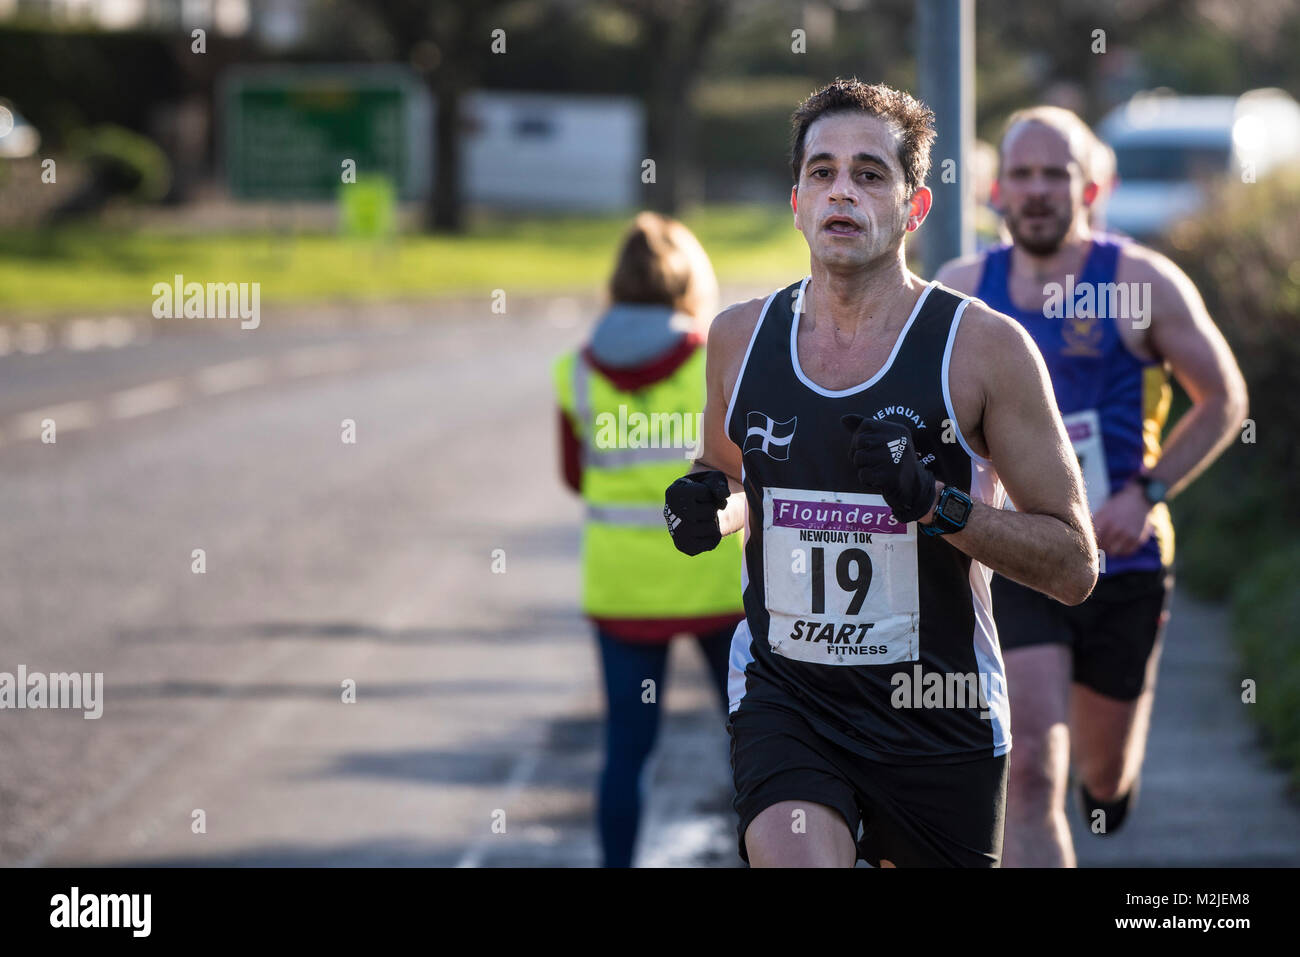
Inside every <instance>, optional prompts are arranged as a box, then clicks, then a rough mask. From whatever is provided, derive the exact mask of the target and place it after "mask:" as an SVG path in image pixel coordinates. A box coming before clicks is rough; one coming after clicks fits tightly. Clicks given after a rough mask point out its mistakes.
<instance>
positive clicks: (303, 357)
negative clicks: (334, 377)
mask: <svg viewBox="0 0 1300 957" xmlns="http://www.w3.org/2000/svg"><path fill="white" fill-rule="evenodd" d="M360 359H361V350H360V349H358V348H357V347H356V346H353V345H348V344H347V343H333V344H331V345H325V346H307V347H305V348H303V349H295V350H294V351H293V352H290V353H288V354H287V355H285V356H284V357H282V359H281V360H280V367H281V368H282V369H283V370H284V372H285V373H286V374H287V375H290V376H293V377H295V378H296V377H298V376H308V375H318V374H320V373H322V372H341V371H342V370H344V369H350V368H352V367H354V366H355V365H356V364H357V363H358V362H359V361H360Z"/></svg>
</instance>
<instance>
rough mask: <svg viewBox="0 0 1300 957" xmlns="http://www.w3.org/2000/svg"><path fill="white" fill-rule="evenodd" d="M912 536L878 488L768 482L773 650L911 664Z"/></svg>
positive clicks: (914, 623)
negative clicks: (815, 488) (792, 486)
mask: <svg viewBox="0 0 1300 957" xmlns="http://www.w3.org/2000/svg"><path fill="white" fill-rule="evenodd" d="M916 535H917V532H916V523H915V522H913V523H910V524H903V523H901V522H899V521H898V520H897V519H895V518H894V516H893V513H892V512H891V511H890V508H889V506H888V505H886V504H885V500H884V499H883V498H881V497H880V496H879V495H869V494H864V493H857V492H819V491H808V490H804V489H788V488H766V489H764V490H763V581H764V584H765V586H766V591H767V612H768V615H769V616H770V618H771V623H770V625H769V627H768V633H767V634H768V643H769V644H770V645H771V647H772V651H774V652H775V653H776V654H779V655H782V656H784V657H786V658H793V659H795V660H798V661H807V662H811V663H814V664H819V665H869V664H888V663H892V662H896V661H915V660H916V659H917V657H918V656H919V647H920V641H919V631H918V628H919V623H920V617H921V603H920V598H919V590H918V586H917V578H916V572H917V566H916Z"/></svg>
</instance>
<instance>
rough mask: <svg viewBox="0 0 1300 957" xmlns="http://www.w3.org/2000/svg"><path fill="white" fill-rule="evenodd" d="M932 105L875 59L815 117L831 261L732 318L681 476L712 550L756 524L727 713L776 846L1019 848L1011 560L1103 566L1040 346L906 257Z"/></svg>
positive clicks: (1074, 567)
mask: <svg viewBox="0 0 1300 957" xmlns="http://www.w3.org/2000/svg"><path fill="white" fill-rule="evenodd" d="M933 121H934V114H933V113H931V111H930V110H929V109H928V108H926V107H925V106H924V105H922V104H921V103H919V102H917V101H916V100H915V99H913V98H912V97H911V96H908V95H907V94H906V93H902V92H899V91H897V90H892V89H889V88H888V87H885V86H878V85H877V86H869V85H866V84H863V83H860V82H858V81H857V80H836V81H835V82H834V83H832V84H830V85H828V86H827V87H825V88H824V89H822V90H821V91H819V92H817V93H815V94H813V95H812V96H810V97H809V98H808V99H807V100H806V101H805V102H804V103H803V104H802V105H801V106H800V107H799V108H798V110H796V111H795V114H794V117H793V128H794V144H793V149H792V157H791V171H792V173H793V176H794V180H795V186H794V188H793V190H792V192H791V198H790V206H791V209H792V210H793V211H794V225H795V228H797V229H798V230H800V231H801V232H802V233H803V235H804V239H805V240H806V241H807V243H808V250H809V254H810V260H811V270H810V272H811V275H810V276H809V277H807V278H805V279H802V280H799V281H797V282H794V283H792V284H791V285H789V286H787V287H786V288H784V289H780V290H777V291H776V292H774V293H772V294H771V295H770V296H768V297H767V299H766V300H759V299H755V300H751V301H750V302H745V303H740V304H738V305H735V306H732V307H731V308H729V309H727V310H725V311H723V312H722V313H721V315H719V316H718V318H717V319H716V320H715V321H714V324H713V327H712V330H711V333H710V335H709V339H708V345H707V356H706V372H705V376H706V380H707V398H706V404H705V409H704V422H703V445H702V447H701V450H700V455H699V457H698V458H697V459H696V461H695V462H694V466H693V469H694V470H693V471H692V473H691V474H690V475H687V476H686V477H684V478H681V479H678V480H677V481H676V482H674V483H673V484H672V485H671V486H670V487H669V488H668V490H667V492H666V495H665V499H666V504H665V509H664V517H665V519H666V520H667V522H668V526H669V530H670V532H671V534H672V536H673V540H674V543H675V544H676V546H677V548H678V549H680V550H681V551H683V552H686V553H687V554H691V555H694V554H698V553H700V552H703V551H706V550H708V549H712V548H714V547H716V546H717V545H718V543H719V541H720V540H721V538H722V537H723V536H725V535H730V534H732V533H734V532H736V531H739V530H740V529H741V528H744V530H745V538H744V550H745V561H744V565H743V569H742V575H743V580H744V584H743V589H744V604H745V614H746V620H745V621H743V622H741V623H740V624H739V625H738V626H737V628H736V634H735V637H734V638H733V641H732V648H731V669H730V699H731V700H730V703H729V706H730V707H729V711H730V713H729V717H728V722H727V728H728V731H729V733H730V735H731V765H732V773H733V775H734V778H735V784H736V790H737V795H736V799H735V807H736V811H737V812H738V814H739V818H740V820H739V837H740V853H741V856H742V857H744V858H745V859H746V860H747V861H748V862H749V863H750V864H751V865H754V866H844V867H851V866H853V865H854V863H855V862H856V861H857V860H858V859H859V858H862V859H864V860H866V861H868V862H869V863H871V864H873V865H880V866H890V865H892V866H926V865H952V866H973V867H991V866H996V865H997V863H998V861H999V857H1000V854H1001V848H1002V820H1003V809H1004V805H1005V794H1006V773H1007V772H1006V765H1007V752H1008V750H1009V749H1010V747H1011V738H1010V734H1009V731H1008V726H1009V716H1008V708H1007V701H1006V696H1005V693H1004V689H1003V685H1002V681H1003V673H1002V672H1003V668H1002V659H1001V655H1000V653H999V650H998V642H997V634H996V631H995V628H994V624H993V618H992V615H991V613H990V600H989V574H990V573H989V570H988V569H989V568H995V569H997V570H999V571H1001V572H1002V573H1003V574H1006V575H1009V576H1010V577H1012V578H1014V579H1016V580H1017V581H1020V582H1023V583H1025V584H1026V585H1029V586H1030V587H1032V588H1036V589H1041V590H1043V591H1045V592H1047V593H1048V594H1050V595H1051V596H1053V598H1055V599H1057V600H1059V601H1062V602H1066V603H1068V604H1078V603H1079V602H1081V601H1083V599H1084V598H1086V597H1087V595H1088V593H1089V591H1091V589H1092V586H1093V583H1094V582H1095V580H1096V573H1097V566H1096V561H1097V559H1096V545H1095V542H1094V541H1093V535H1092V526H1091V524H1090V523H1089V521H1088V516H1087V509H1086V506H1085V504H1084V499H1083V487H1082V482H1081V479H1080V477H1079V471H1078V466H1077V465H1076V464H1075V459H1074V455H1073V453H1072V452H1071V450H1070V445H1069V441H1068V439H1067V438H1066V434H1065V428H1064V426H1063V425H1062V423H1061V420H1060V416H1059V415H1058V413H1057V412H1056V408H1055V404H1054V403H1053V402H1052V401H1051V385H1050V380H1049V379H1048V376H1047V370H1046V368H1045V367H1044V365H1043V362H1042V359H1041V358H1040V357H1039V355H1038V351H1037V349H1035V348H1034V345H1033V341H1032V340H1031V339H1030V338H1029V337H1028V335H1026V333H1025V332H1024V330H1023V329H1022V328H1021V327H1020V326H1019V325H1017V324H1016V323H1015V322H1013V321H1012V320H1010V319H1007V318H1005V317H1003V316H1000V315H998V314H997V313H995V312H993V311H992V310H990V309H988V308H987V307H986V306H984V305H983V304H982V303H979V302H976V301H974V300H971V299H964V298H962V297H960V296H958V295H955V294H953V293H952V292H950V291H949V290H946V289H943V288H942V287H940V286H938V285H937V284H934V283H926V282H923V281H922V280H921V279H920V278H919V277H918V276H916V275H915V274H914V273H912V272H911V271H910V270H908V268H907V266H906V264H905V262H904V256H903V238H904V236H905V234H906V233H908V232H911V231H913V230H915V229H916V228H917V227H919V226H920V225H921V223H922V221H924V219H925V217H926V214H927V213H928V212H929V209H930V204H931V194H930V191H929V190H928V189H926V188H925V185H924V184H925V176H926V173H927V172H928V170H929V166H930V146H931V144H932V142H933V140H934V135H935V134H934V126H933ZM999 476H1000V479H1001V481H999ZM1002 483H1005V485H1006V488H1007V490H1009V491H1010V493H1011V494H1012V495H1014V496H1015V499H1016V501H1017V503H1019V504H1020V505H1021V510H1020V511H1019V512H1010V511H1005V510H1003V509H1002V508H1001V505H1002V500H1003V492H1002ZM963 679H966V682H967V683H966V684H965V685H963V684H962V680H963ZM936 682H937V683H938V684H939V685H942V686H943V687H942V688H940V689H939V690H940V693H931V692H933V691H934V686H935V684H936ZM974 684H978V690H977V691H976V689H975V688H974V687H973V685H974ZM923 688H924V689H925V692H926V693H925V694H924V695H923V694H922V689H923ZM949 691H953V692H955V694H954V695H949V694H948V692H949ZM958 698H960V699H964V700H957V699H958ZM977 698H978V700H976V699H977ZM859 825H861V826H862V827H863V833H862V837H861V840H859V839H858V830H859Z"/></svg>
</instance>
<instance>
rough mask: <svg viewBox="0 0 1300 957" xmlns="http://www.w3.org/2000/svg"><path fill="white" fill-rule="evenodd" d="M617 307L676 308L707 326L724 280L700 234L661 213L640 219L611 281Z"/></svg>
mask: <svg viewBox="0 0 1300 957" xmlns="http://www.w3.org/2000/svg"><path fill="white" fill-rule="evenodd" d="M609 295H610V298H611V299H612V300H613V301H614V302H643V303H656V304H661V305H665V306H672V307H673V308H674V309H676V310H677V311H678V312H684V313H686V314H687V315H690V316H693V317H695V318H696V319H699V320H703V321H707V320H708V319H711V318H712V316H713V312H714V310H715V309H716V308H717V303H718V279H717V276H715V275H714V273H713V264H712V263H711V262H709V256H708V253H706V252H705V251H704V247H703V246H701V245H700V241H699V240H698V239H696V238H695V234H694V233H692V232H691V231H690V230H689V229H687V228H686V227H685V226H683V225H682V224H681V223H679V222H678V221H677V220H675V219H671V218H669V217H667V216H661V215H659V214H658V213H650V212H644V213H639V214H637V217H636V219H634V220H633V221H632V226H631V228H630V229H629V230H628V231H627V233H626V234H625V235H624V237H623V243H622V246H621V247H620V249H619V253H618V262H617V263H616V264H615V266H614V275H613V276H611V277H610V280H609Z"/></svg>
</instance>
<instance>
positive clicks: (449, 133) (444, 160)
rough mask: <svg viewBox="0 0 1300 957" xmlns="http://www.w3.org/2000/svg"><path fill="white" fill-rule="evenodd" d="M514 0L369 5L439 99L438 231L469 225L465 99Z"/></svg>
mask: <svg viewBox="0 0 1300 957" xmlns="http://www.w3.org/2000/svg"><path fill="white" fill-rule="evenodd" d="M510 5H511V0H466V2H460V3H429V2H428V0H374V2H372V3H368V4H366V10H367V11H368V12H369V13H370V14H371V15H372V16H374V17H375V19H376V20H377V21H378V22H379V23H380V24H381V25H382V26H383V28H384V30H385V31H386V32H387V34H388V36H389V37H390V38H391V40H392V44H393V53H394V56H395V58H396V59H398V60H399V61H400V62H403V63H409V64H411V66H413V67H414V68H415V69H416V70H418V71H419V72H420V73H421V74H422V75H423V76H424V77H425V79H426V82H428V84H429V89H430V92H431V93H432V94H433V97H434V100H435V101H436V103H437V118H436V120H435V122H434V133H433V139H434V143H433V155H434V164H435V174H434V183H433V193H432V196H431V199H430V205H429V208H428V210H427V215H426V222H427V224H428V225H429V226H430V227H431V228H432V229H434V230H435V231H438V232H461V231H462V230H463V229H464V226H465V221H464V201H463V197H462V194H461V169H460V132H461V103H462V100H463V98H464V95H465V93H467V92H468V91H469V90H471V89H472V88H473V87H474V86H475V85H476V84H477V83H478V82H479V80H480V78H481V77H482V75H483V73H484V72H485V71H486V70H487V68H488V63H489V60H490V58H491V57H492V55H493V54H492V49H491V46H492V37H491V33H492V30H493V29H494V28H495V27H498V26H500V23H501V21H502V20H503V18H504V15H505V12H506V8H507V7H508V6H510Z"/></svg>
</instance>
